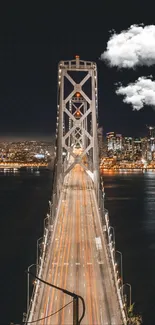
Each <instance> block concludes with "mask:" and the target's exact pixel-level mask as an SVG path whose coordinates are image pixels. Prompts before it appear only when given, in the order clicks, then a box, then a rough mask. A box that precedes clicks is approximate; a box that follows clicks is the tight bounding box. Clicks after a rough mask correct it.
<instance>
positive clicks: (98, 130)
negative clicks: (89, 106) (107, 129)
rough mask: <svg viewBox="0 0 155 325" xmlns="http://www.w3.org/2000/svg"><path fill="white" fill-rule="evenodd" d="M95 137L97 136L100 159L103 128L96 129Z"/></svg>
mask: <svg viewBox="0 0 155 325" xmlns="http://www.w3.org/2000/svg"><path fill="white" fill-rule="evenodd" d="M97 136H98V147H99V157H100V158H101V157H102V155H103V127H99V128H98V129H97Z"/></svg>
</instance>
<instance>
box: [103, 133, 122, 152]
mask: <svg viewBox="0 0 155 325" xmlns="http://www.w3.org/2000/svg"><path fill="white" fill-rule="evenodd" d="M106 139H107V152H108V155H109V156H113V155H116V156H117V155H118V154H120V153H121V151H122V135H121V134H117V133H115V132H108V133H107V134H106Z"/></svg>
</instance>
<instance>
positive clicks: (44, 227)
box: [44, 213, 50, 230]
mask: <svg viewBox="0 0 155 325" xmlns="http://www.w3.org/2000/svg"><path fill="white" fill-rule="evenodd" d="M49 217H50V215H49V214H48V213H47V217H46V218H45V219H44V230H45V228H46V220H47V219H49Z"/></svg>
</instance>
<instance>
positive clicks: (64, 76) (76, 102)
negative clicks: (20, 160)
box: [56, 56, 99, 196]
mask: <svg viewBox="0 0 155 325" xmlns="http://www.w3.org/2000/svg"><path fill="white" fill-rule="evenodd" d="M97 118H98V90H97V66H96V64H95V63H94V62H89V61H82V60H80V58H79V56H76V57H75V59H74V60H71V61H61V62H60V63H59V66H58V106H57V128H56V137H57V146H56V164H57V166H56V170H57V191H58V192H60V191H61V185H62V183H63V178H64V176H65V175H66V174H67V173H68V172H69V171H70V170H71V169H72V168H73V167H74V166H75V164H80V165H81V166H82V167H83V168H84V169H85V170H86V172H87V173H88V174H89V176H90V177H91V178H92V180H93V182H94V186H95V190H96V194H97V196H98V187H99V158H98V139H97ZM76 148H78V149H80V150H78V152H80V154H78V155H77V154H76ZM58 192H57V194H59V193H58Z"/></svg>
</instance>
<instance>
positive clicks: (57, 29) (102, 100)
mask: <svg viewBox="0 0 155 325" xmlns="http://www.w3.org/2000/svg"><path fill="white" fill-rule="evenodd" d="M5 3H6V4H4V6H3V7H2V6H1V8H0V139H3V138H7V137H10V139H14V138H19V139H20V138H22V137H27V138H29V139H32V140H33V139H34V138H40V139H43V138H48V139H50V137H51V135H52V134H54V133H55V124H56V119H55V117H56V102H57V65H58V62H59V61H60V60H71V59H73V58H74V57H75V55H76V54H78V55H80V58H81V59H83V60H92V61H95V62H96V63H97V65H98V82H99V124H100V125H101V126H103V128H104V133H105V132H108V131H115V132H119V133H123V134H124V135H128V136H129V135H131V136H144V135H146V134H147V130H146V124H150V123H151V125H155V110H153V109H152V108H151V107H147V106H146V107H144V109H142V110H141V111H139V112H138V111H133V110H132V107H131V106H130V105H127V104H124V103H123V98H122V97H121V96H117V95H116V94H115V83H116V82H118V81H122V82H123V83H125V84H127V83H128V82H131V81H134V80H136V79H137V78H138V77H139V76H143V75H144V76H148V75H150V74H152V75H153V77H155V67H150V68H143V67H141V68H138V69H136V70H127V69H125V70H122V71H121V70H118V69H117V68H109V67H107V66H106V65H105V63H104V62H102V61H100V60H99V57H100V55H101V53H102V52H103V51H104V50H105V49H106V44H107V41H108V39H109V35H110V34H109V31H110V30H112V29H115V30H116V32H120V31H121V30H123V29H127V28H128V27H129V26H130V25H131V24H140V23H144V24H146V25H150V24H154V23H155V15H154V12H155V10H154V6H153V1H147V3H146V2H144V3H142V1H128V2H126V1H122V2H121V1H112V0H111V1H110V0H107V1H99V2H91V1H90V2H86V1H81V2H80V1H72V2H70V4H69V3H67V2H66V1H57V2H54V1H45V2H43V1H41V2H38V1H12V2H10V4H9V3H8V2H5ZM85 3H87V6H86V4H85Z"/></svg>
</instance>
